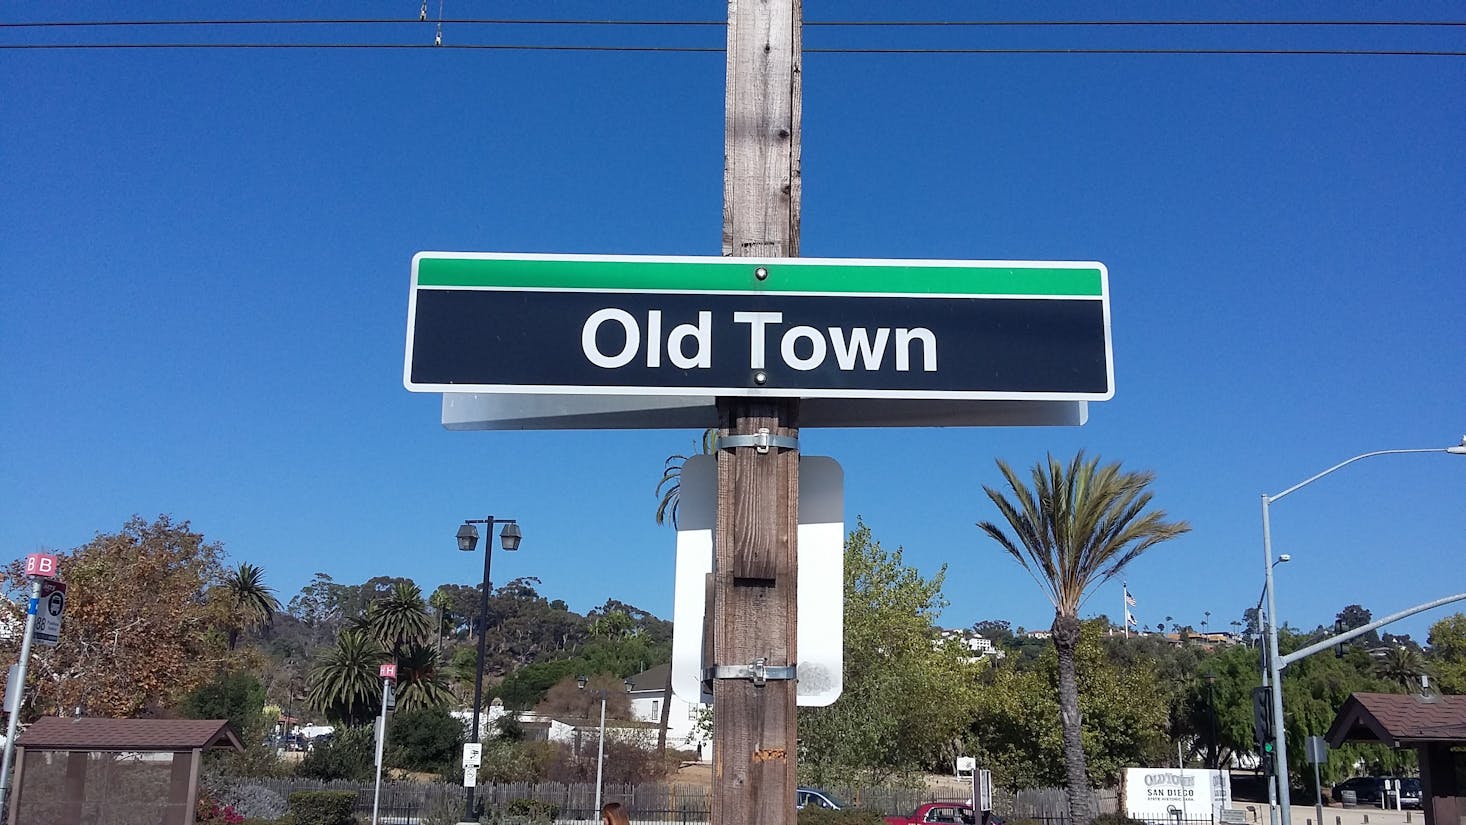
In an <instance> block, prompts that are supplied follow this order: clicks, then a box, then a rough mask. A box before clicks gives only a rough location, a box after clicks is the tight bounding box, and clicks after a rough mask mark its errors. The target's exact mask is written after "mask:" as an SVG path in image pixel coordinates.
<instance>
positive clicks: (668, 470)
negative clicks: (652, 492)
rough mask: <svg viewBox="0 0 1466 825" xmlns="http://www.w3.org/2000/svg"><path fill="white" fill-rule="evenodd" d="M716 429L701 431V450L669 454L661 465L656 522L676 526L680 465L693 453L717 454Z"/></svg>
mask: <svg viewBox="0 0 1466 825" xmlns="http://www.w3.org/2000/svg"><path fill="white" fill-rule="evenodd" d="M717 452H718V431H717V430H716V429H714V428H711V427H710V428H708V429H706V430H703V432H702V444H701V451H700V452H696V453H691V454H689V455H670V456H667V460H666V462H665V463H664V464H663V465H662V480H661V481H659V482H657V497H658V499H659V502H658V504H657V515H656V519H657V524H671V525H672V526H673V527H676V526H677V510H678V507H679V505H680V504H681V501H682V465H683V464H685V463H687V459H689V458H691V457H692V456H694V455H717Z"/></svg>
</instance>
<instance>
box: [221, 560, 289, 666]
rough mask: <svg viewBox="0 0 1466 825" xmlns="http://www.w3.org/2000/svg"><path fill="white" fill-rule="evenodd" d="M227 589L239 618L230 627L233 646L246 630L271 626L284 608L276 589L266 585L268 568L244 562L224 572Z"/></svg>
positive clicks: (232, 646) (231, 645)
mask: <svg viewBox="0 0 1466 825" xmlns="http://www.w3.org/2000/svg"><path fill="white" fill-rule="evenodd" d="M224 590H225V592H226V593H228V594H229V602H230V604H231V605H232V606H233V609H234V616H235V621H234V622H233V623H231V625H230V627H229V649H230V650H233V649H234V647H235V645H236V644H238V643H239V634H240V632H241V631H243V630H252V629H255V628H260V627H267V626H269V624H270V622H271V621H273V620H274V618H275V613H276V611H278V610H279V609H280V600H279V599H277V598H275V589H274V588H272V587H269V586H268V585H266V584H265V571H264V570H263V569H261V568H259V567H257V566H255V565H253V564H249V563H248V562H243V563H241V564H240V565H239V567H237V568H235V569H233V570H230V571H229V572H227V573H225V574H224Z"/></svg>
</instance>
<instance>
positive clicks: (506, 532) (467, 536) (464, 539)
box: [457, 516, 520, 822]
mask: <svg viewBox="0 0 1466 825" xmlns="http://www.w3.org/2000/svg"><path fill="white" fill-rule="evenodd" d="M494 521H495V519H494V517H493V516H489V517H488V518H483V519H464V521H463V524H461V525H459V527H458V535H457V539H458V549H459V550H462V551H463V552H465V553H472V552H473V551H474V549H476V548H477V547H478V528H477V527H475V526H474V525H475V524H482V525H485V528H484V531H485V532H486V533H487V534H488V537H489V540H488V541H486V542H484V583H483V587H482V589H481V591H480V592H479V609H478V667H477V668H476V671H477V672H475V673H474V676H473V733H472V735H471V737H470V738H471V739H472V741H474V742H478V741H480V740H479V725H478V717H479V708H480V707H481V706H482V705H483V701H484V655H485V645H484V636H485V631H487V630H488V629H489V567H490V565H491V563H492V561H493V558H494ZM498 521H499V523H501V524H503V525H504V528H503V529H502V530H501V531H500V532H499V542H500V544H502V545H503V546H504V549H505V550H508V551H509V552H511V553H512V552H514V551H515V550H518V549H519V539H520V533H519V525H518V524H517V523H516V522H515V521H514V519H512V518H510V519H502V518H501V519H498ZM463 790H464V795H463V819H464V821H466V822H477V821H478V818H477V817H475V816H474V814H473V790H474V786H473V785H469V786H468V787H466V788H464V789H463Z"/></svg>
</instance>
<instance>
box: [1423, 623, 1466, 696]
mask: <svg viewBox="0 0 1466 825" xmlns="http://www.w3.org/2000/svg"><path fill="white" fill-rule="evenodd" d="M1426 641H1427V642H1428V643H1429V644H1430V650H1429V651H1427V654H1426V661H1427V662H1429V664H1430V667H1431V670H1432V671H1433V672H1434V674H1435V678H1436V684H1437V685H1439V686H1440V689H1441V690H1442V691H1444V692H1446V693H1456V694H1460V693H1466V613H1457V614H1455V615H1452V616H1447V617H1446V618H1444V619H1441V620H1440V621H1438V622H1436V623H1435V624H1433V625H1431V626H1430V635H1429V636H1427V637H1426Z"/></svg>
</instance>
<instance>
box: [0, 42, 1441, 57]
mask: <svg viewBox="0 0 1466 825" xmlns="http://www.w3.org/2000/svg"><path fill="white" fill-rule="evenodd" d="M103 49H124V50H133V49H331V50H345V49H365V50H372V49H399V50H400V49H455V50H470V51H472V50H478V51H530V52H537V51H543V52H682V53H719V54H721V53H723V52H725V51H726V50H725V49H724V48H723V47H722V46H593V45H548V44H508V43H502V44H500V43H454V44H443V45H434V44H431V43H9V44H0V50H24V51H67V50H103ZM803 52H804V53H805V54H866V55H964V54H967V55H1004V54H1010V55H1016V54H1072V55H1252V56H1274V55H1278V56H1282V55H1294V56H1305V57H1307V56H1315V57H1320V56H1337V57H1466V51H1447V50H1433V49H1167V48H1156V49H1112V48H1077V49H1063V48H1034V49H1015V48H990V49H989V48H971V49H968V48H954V49H939V48H938V49H934V48H807V49H804V50H803Z"/></svg>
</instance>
